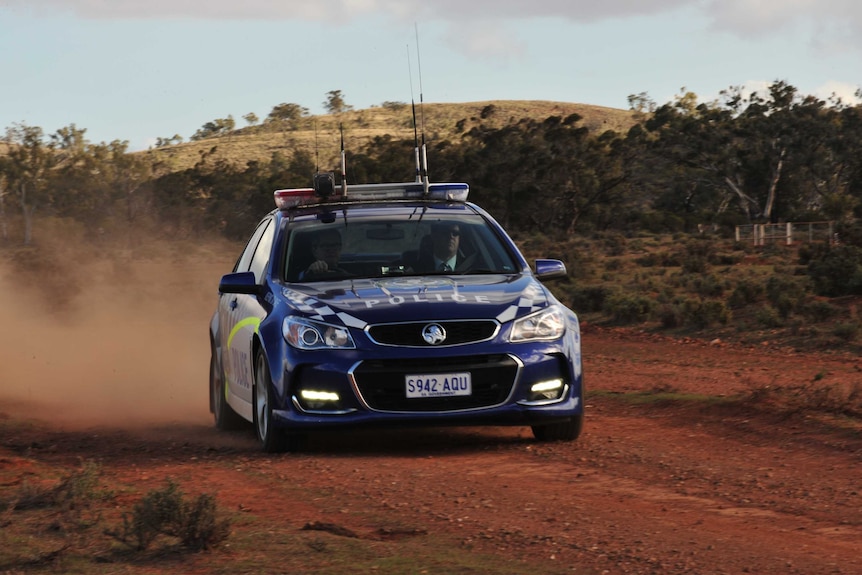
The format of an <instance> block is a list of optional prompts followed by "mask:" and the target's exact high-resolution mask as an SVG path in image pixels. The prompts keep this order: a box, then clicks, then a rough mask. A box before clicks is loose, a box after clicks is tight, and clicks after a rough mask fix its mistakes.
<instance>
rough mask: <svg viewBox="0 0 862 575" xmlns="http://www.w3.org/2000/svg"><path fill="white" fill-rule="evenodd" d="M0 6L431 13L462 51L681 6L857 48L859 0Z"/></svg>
mask: <svg viewBox="0 0 862 575" xmlns="http://www.w3.org/2000/svg"><path fill="white" fill-rule="evenodd" d="M0 6H3V7H11V8H12V9H17V10H20V11H27V12H31V13H35V14H39V15H41V14H52V15H53V14H56V13H57V12H63V11H65V12H67V13H72V14H74V15H76V16H78V17H81V18H92V19H111V18H124V19H164V18H188V19H210V20H213V19H216V20H218V19H245V20H286V21H287V20H298V21H308V22H322V23H328V22H332V23H338V24H344V23H347V22H351V21H354V20H356V19H358V18H362V17H379V16H383V17H385V18H389V19H392V20H394V21H396V22H399V23H402V24H403V23H404V22H419V23H420V24H421V22H423V21H428V20H432V21H437V22H442V23H444V24H448V25H450V26H452V27H453V29H454V28H459V27H463V26H470V27H471V35H475V34H478V35H479V36H482V37H483V38H481V39H478V38H477V39H475V40H474V39H468V38H462V39H461V40H460V43H461V44H462V45H464V50H465V51H467V52H469V53H475V52H477V51H478V52H483V51H484V52H486V53H488V52H491V51H492V45H493V44H495V43H496V44H499V40H498V39H496V38H495V35H494V33H493V31H486V30H484V29H483V28H484V27H485V26H486V25H488V24H489V23H497V22H517V21H518V20H522V19H528V18H555V19H564V20H568V21H570V22H577V23H591V22H597V21H602V20H610V19H623V18H630V17H637V16H652V15H660V14H667V13H670V12H672V11H674V10H677V9H684V8H685V9H690V10H694V11H697V12H700V13H701V14H702V15H703V16H704V17H705V18H706V20H707V21H708V22H710V24H711V27H712V28H713V29H714V30H719V31H723V32H727V33H730V34H734V35H736V36H739V37H743V38H757V37H758V36H761V35H763V34H772V33H777V32H779V31H782V30H786V29H788V28H796V29H798V30H800V31H801V32H802V33H804V35H803V36H801V38H802V41H805V42H808V43H809V44H811V45H812V46H813V47H814V48H815V49H820V50H824V51H835V50H839V51H846V50H856V49H862V2H859V1H858V0H604V1H602V2H596V1H595V0H530V1H529V2H526V1H524V0H469V1H465V0H435V1H434V2H426V1H422V0H243V1H242V2H237V1H236V0H2V1H0ZM510 38H511V35H510ZM471 44H472V45H471ZM483 44H484V46H483ZM502 48H503V47H502V46H499V45H498V47H497V50H496V54H497V55H500V54H501V53H504V52H505V50H503V49H502ZM517 49H518V47H515V48H514V49H512V50H509V52H517Z"/></svg>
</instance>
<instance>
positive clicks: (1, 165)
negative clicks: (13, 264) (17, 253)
mask: <svg viewBox="0 0 862 575" xmlns="http://www.w3.org/2000/svg"><path fill="white" fill-rule="evenodd" d="M8 162H9V160H8V159H7V158H4V157H0V238H2V240H3V241H4V242H6V241H8V240H9V225H8V223H7V221H6V194H8V193H9V187H8V185H7V184H8V180H7V177H6V172H7V171H8V169H9V168H8V166H7V164H8Z"/></svg>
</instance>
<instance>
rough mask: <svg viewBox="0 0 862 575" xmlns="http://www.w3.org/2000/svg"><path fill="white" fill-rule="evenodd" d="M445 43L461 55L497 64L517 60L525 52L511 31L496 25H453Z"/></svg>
mask: <svg viewBox="0 0 862 575" xmlns="http://www.w3.org/2000/svg"><path fill="white" fill-rule="evenodd" d="M446 41H447V43H448V44H449V45H450V46H452V47H454V48H455V49H456V50H458V51H459V52H461V53H463V54H467V55H469V56H474V57H478V58H480V59H489V60H495V61H498V62H499V61H501V60H502V61H503V62H506V61H511V60H515V59H518V58H520V57H522V56H524V55H525V54H526V51H527V47H526V45H525V44H524V42H522V41H520V40H519V39H518V38H517V36H516V34H515V33H514V32H513V31H511V30H509V29H508V28H507V27H506V26H503V25H499V24H496V23H491V24H485V25H482V26H481V27H474V26H471V25H469V24H463V23H462V24H453V25H452V26H450V27H449V29H448V31H447V33H446Z"/></svg>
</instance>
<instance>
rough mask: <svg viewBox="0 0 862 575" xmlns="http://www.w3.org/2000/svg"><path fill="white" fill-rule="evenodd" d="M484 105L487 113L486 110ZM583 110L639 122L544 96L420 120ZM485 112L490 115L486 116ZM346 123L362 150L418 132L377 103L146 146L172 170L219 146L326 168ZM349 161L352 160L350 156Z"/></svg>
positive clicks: (586, 117) (403, 110)
mask: <svg viewBox="0 0 862 575" xmlns="http://www.w3.org/2000/svg"><path fill="white" fill-rule="evenodd" d="M483 110H484V111H485V113H484V114H483ZM489 111H490V113H489ZM573 113H577V114H579V115H581V116H582V117H583V120H582V121H583V123H584V125H585V126H586V127H588V128H589V129H590V130H591V131H594V132H596V133H601V132H604V131H606V130H614V131H619V132H622V131H625V130H627V129H628V128H629V127H631V125H632V124H633V123H634V119H633V116H632V114H631V112H629V111H626V110H618V109H615V108H605V107H601V106H590V105H587V104H574V103H567V102H546V101H540V100H494V101H487V102H469V103H464V104H425V105H424V106H422V108H421V110H420V109H419V108H418V106H417V116H418V117H417V122H419V124H420V125H423V124H424V127H425V136H426V141H428V142H429V143H433V142H435V141H443V140H452V139H455V138H457V137H459V129H458V123H459V122H460V121H462V120H463V121H464V122H463V125H462V126H461V130H460V131H464V132H466V131H469V130H470V128H472V127H474V126H478V125H480V124H482V125H485V126H487V127H490V128H500V127H502V126H505V125H508V124H510V123H515V122H518V121H519V120H521V119H523V118H534V119H537V120H542V119H544V118H547V117H549V116H562V117H565V116H568V115H570V114H573ZM483 115H484V116H485V117H484V118H483V117H482V116H483ZM339 125H341V126H343V128H344V141H345V147H346V148H347V150H348V154H349V153H350V151H358V150H359V149H361V148H362V147H363V146H364V145H365V144H366V143H367V142H368V141H369V140H371V139H372V138H374V137H375V136H383V135H387V134H388V135H390V136H392V137H394V138H404V139H412V138H413V116H412V110H411V106H410V105H409V104H405V105H404V106H400V107H393V106H387V107H372V108H367V109H363V110H353V111H350V112H345V113H343V114H340V115H323V116H312V117H308V118H303V119H301V120H300V121H299V122H298V123H297V124H296V125H295V126H284V127H283V128H282V129H279V127H278V126H274V125H267V126H263V125H259V126H249V127H246V128H241V129H239V130H236V131H235V132H234V133H233V134H231V135H230V136H223V137H214V138H207V139H204V140H198V141H194V142H186V143H183V144H178V145H174V146H167V147H164V148H158V149H153V150H148V151H146V152H142V153H145V154H150V155H152V156H153V157H155V158H156V159H158V160H159V161H160V162H162V163H163V164H164V166H165V169H166V170H168V171H173V170H182V169H185V168H189V167H191V166H193V165H194V164H195V162H197V161H198V160H199V159H200V156H201V154H202V153H204V152H209V151H210V150H212V149H213V148H214V147H215V148H216V152H215V157H216V158H218V159H224V160H227V161H229V162H231V163H236V164H238V165H245V164H246V163H247V162H249V161H254V160H257V161H269V160H270V159H271V158H272V155H273V154H274V153H280V154H282V155H284V156H285V157H290V156H292V155H293V153H294V152H295V151H297V150H305V151H307V152H309V153H311V154H312V156H313V157H314V156H315V155H317V154H318V153H319V158H320V165H321V167H322V168H326V169H334V168H335V167H336V166H337V158H338V155H339V153H340V142H341V135H340V131H339ZM348 161H349V160H348Z"/></svg>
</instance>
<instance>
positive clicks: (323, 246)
mask: <svg viewBox="0 0 862 575" xmlns="http://www.w3.org/2000/svg"><path fill="white" fill-rule="evenodd" d="M311 255H312V256H313V257H314V261H313V262H311V265H310V266H308V268H306V270H305V271H304V272H302V274H301V276H300V279H308V278H310V277H315V276H320V275H323V274H326V273H327V272H338V273H347V272H345V271H344V270H343V269H341V268H339V267H338V260H339V259H340V258H341V234H340V233H339V231H338V230H336V229H333V228H327V229H325V230H322V231H320V232H318V233H317V234H315V235H314V238H313V239H312V241H311Z"/></svg>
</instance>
